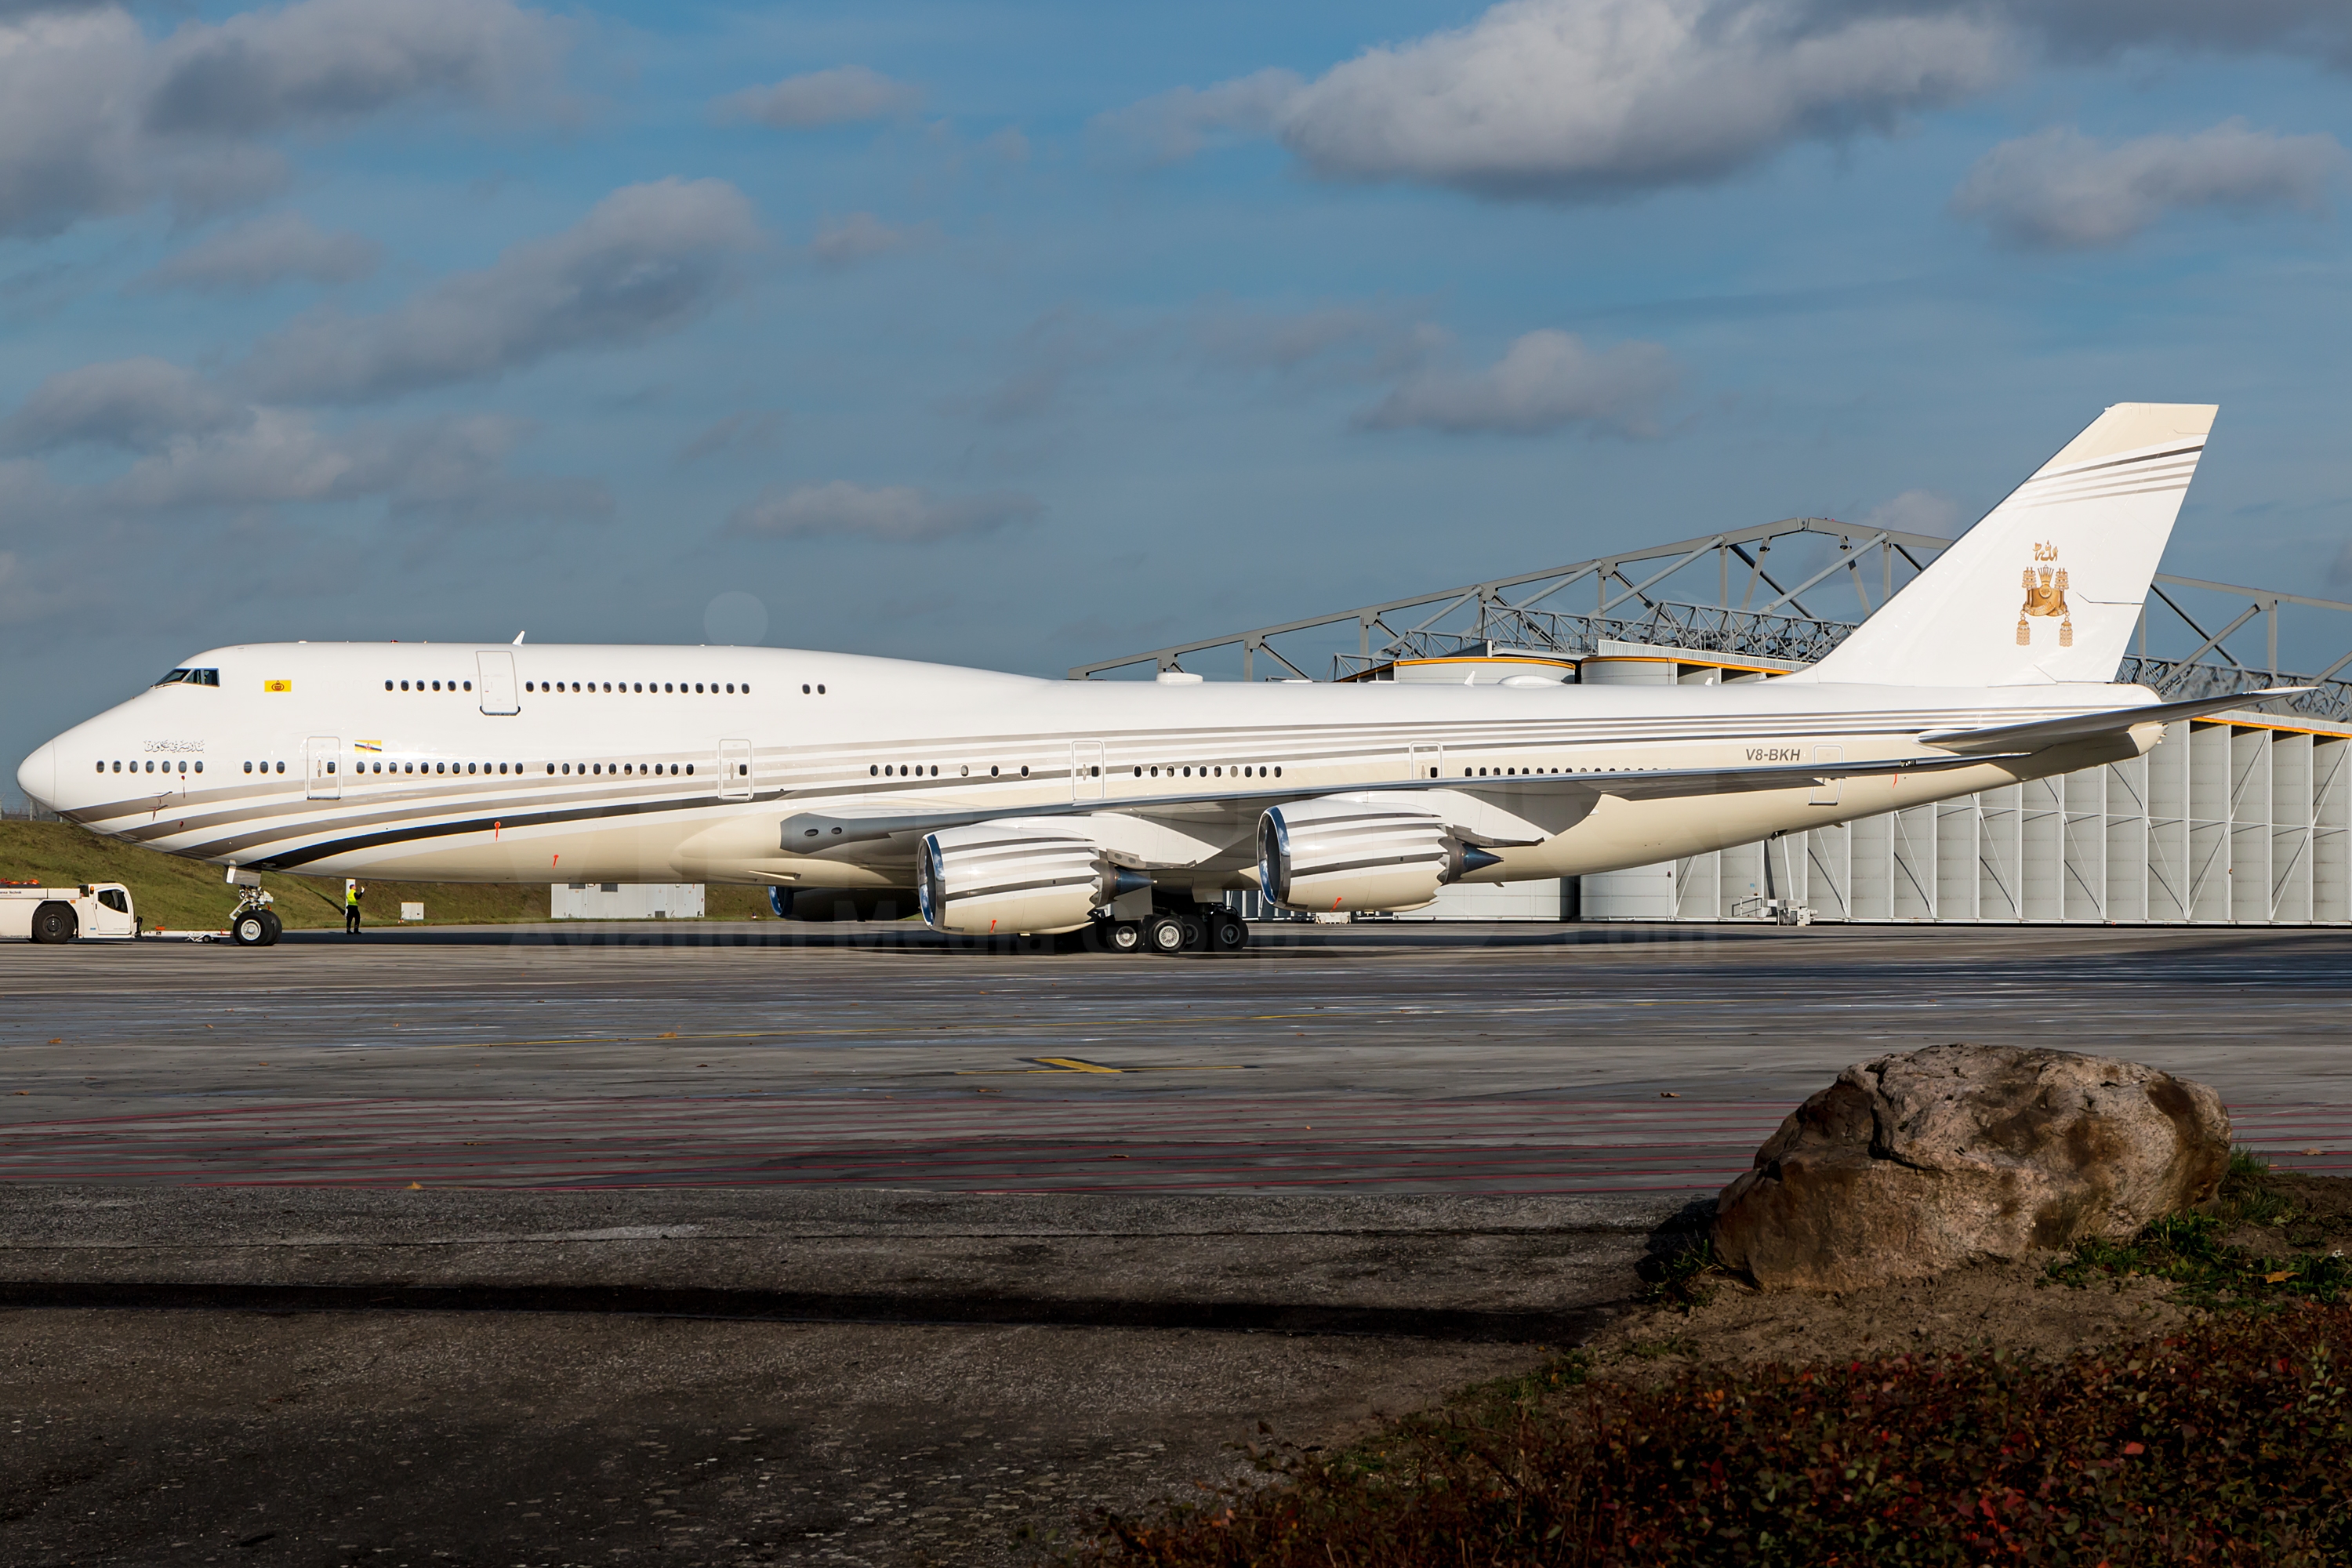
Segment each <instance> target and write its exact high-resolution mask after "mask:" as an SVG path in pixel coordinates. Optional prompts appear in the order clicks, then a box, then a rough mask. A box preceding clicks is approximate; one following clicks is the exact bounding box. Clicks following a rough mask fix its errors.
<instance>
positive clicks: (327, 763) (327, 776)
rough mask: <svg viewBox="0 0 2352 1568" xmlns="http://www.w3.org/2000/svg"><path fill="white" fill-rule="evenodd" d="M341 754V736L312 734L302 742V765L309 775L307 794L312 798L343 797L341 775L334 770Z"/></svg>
mask: <svg viewBox="0 0 2352 1568" xmlns="http://www.w3.org/2000/svg"><path fill="white" fill-rule="evenodd" d="M342 754H343V742H342V739H341V736H337V735H313V736H311V737H310V739H309V740H307V741H305V742H302V766H303V770H304V772H305V773H308V775H309V776H310V790H309V794H310V798H311V799H312V800H341V799H342V798H343V781H342V776H341V774H340V773H337V772H336V771H335V769H336V765H337V763H340V762H341V758H342Z"/></svg>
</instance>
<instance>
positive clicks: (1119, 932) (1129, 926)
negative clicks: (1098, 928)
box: [1102, 921, 1143, 952]
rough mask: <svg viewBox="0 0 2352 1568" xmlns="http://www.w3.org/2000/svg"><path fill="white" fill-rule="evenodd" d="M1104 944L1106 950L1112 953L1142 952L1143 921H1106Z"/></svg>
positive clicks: (1104, 924)
mask: <svg viewBox="0 0 2352 1568" xmlns="http://www.w3.org/2000/svg"><path fill="white" fill-rule="evenodd" d="M1102 942H1103V946H1104V948H1105V949H1106V950H1107V951H1108V952H1142V951H1143V922H1142V921H1104V922H1103V929H1102Z"/></svg>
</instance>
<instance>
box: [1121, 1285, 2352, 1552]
mask: <svg viewBox="0 0 2352 1568" xmlns="http://www.w3.org/2000/svg"><path fill="white" fill-rule="evenodd" d="M2347 1362H2352V1306H2347V1305H2336V1306H2323V1305H2319V1304H2316V1303H2315V1302H2310V1301H2300V1302H2295V1303H2293V1304H2291V1305H2289V1306H2288V1307H2286V1308H2285V1309H2284V1310H2281V1311H2278V1312H2275V1313H2270V1314H2263V1315H2252V1314H2243V1313H2232V1314H2229V1315H2226V1316H2221V1317H2216V1318H2212V1319H2210V1320H2207V1321H2205V1322H2203V1323H2202V1324H2200V1326H2199V1327H2197V1328H2196V1329H2193V1330H2191V1331H2187V1332H2183V1333H2180V1334H2177V1335H2173V1336H2171V1337H2168V1338H2166V1339H2162V1340H2158V1341H2145V1342H2139V1343H2137V1344H2132V1345H2128V1346H2124V1347H2120V1348H2116V1349H2112V1350H2106V1351H2102V1352H2093V1353H2086V1354H2083V1355H2077V1356H2074V1357H2070V1358H2067V1359H2065V1360H2063V1361H2051V1362H2042V1361H2038V1360H2035V1359H2033V1358H2031V1357H2018V1356H2011V1355H2004V1354H2001V1353H1999V1352H1987V1351H1978V1352H1961V1353H1954V1354H1943V1355H1922V1356H1904V1357H1898V1358H1895V1359H1891V1360H1883V1361H1875V1362H1868V1363H1864V1362H1855V1363H1850V1364H1844V1365H1811V1366H1790V1365H1773V1366H1760V1367H1749V1368H1737V1369H1726V1368H1697V1369H1692V1370H1689V1371H1685V1372H1684V1373H1679V1374H1678V1375H1676V1376H1675V1377H1674V1378H1672V1379H1671V1380H1669V1381H1667V1382H1665V1383H1664V1384H1660V1385H1658V1386H1654V1387H1639V1386H1631V1385H1622V1384H1593V1383H1591V1382H1587V1381H1585V1380H1584V1379H1583V1378H1582V1377H1581V1375H1580V1368H1578V1369H1576V1371H1577V1375H1575V1376H1573V1377H1562V1378H1561V1379H1560V1380H1559V1381H1558V1383H1557V1384H1556V1385H1546V1386H1540V1387H1536V1388H1532V1389H1525V1388H1523V1389H1520V1390H1517V1391H1515V1392H1512V1393H1510V1394H1490V1395H1488V1396H1485V1397H1481V1398H1477V1399H1473V1400H1469V1401H1465V1402H1462V1403H1459V1404H1456V1405H1449V1406H1448V1407H1446V1408H1445V1409H1444V1410H1442V1411H1437V1412H1432V1413H1429V1414H1426V1415H1416V1416H1412V1417H1408V1418H1406V1419H1404V1420H1402V1421H1399V1422H1396V1423H1393V1424H1391V1426H1389V1427H1387V1428H1386V1429H1385V1430H1383V1431H1382V1433H1381V1434H1380V1435H1379V1436H1377V1437H1375V1438H1373V1439H1372V1440H1371V1441H1370V1442H1368V1443H1365V1444H1362V1445H1360V1446H1358V1447H1354V1448H1351V1449H1349V1450H1345V1451H1343V1452H1341V1453H1339V1454H1337V1455H1333V1456H1328V1457H1327V1456H1321V1455H1315V1454H1310V1453H1306V1452H1303V1451H1298V1450H1285V1451H1282V1452H1278V1453H1274V1454H1268V1455H1263V1456H1260V1457H1259V1459H1260V1464H1261V1466H1262V1467H1263V1468H1265V1470H1266V1471H1267V1473H1268V1477H1267V1479H1268V1480H1269V1481H1270V1482H1271V1483H1272V1484H1268V1485H1265V1486H1262V1487H1260V1488H1258V1489H1255V1490H1234V1491H1230V1492H1226V1493H1223V1494H1220V1495H1218V1496H1217V1497H1215V1499H1214V1500H1211V1501H1205V1502H1202V1503H1201V1504H1198V1505H1195V1506H1192V1507H1188V1508H1181V1509H1178V1510H1174V1511H1172V1512H1170V1513H1167V1514H1164V1515H1160V1516H1158V1517H1154V1518H1150V1519H1114V1520H1111V1521H1109V1522H1108V1526H1107V1527H1106V1529H1105V1531H1104V1532H1103V1533H1102V1535H1101V1537H1100V1538H1099V1539H1098V1540H1097V1542H1095V1543H1094V1544H1093V1545H1092V1546H1091V1547H1090V1548H1089V1549H1088V1550H1087V1551H1086V1552H1083V1553H1081V1554H1080V1557H1079V1558H1078V1559H1077V1561H1079V1562H1081V1563H1087V1564H1093V1565H1108V1564H1120V1565H1131V1568H1244V1564H1246V1565H1250V1568H1291V1565H1294V1564H1295V1565H1297V1568H1307V1565H1309V1564H1312V1565H1314V1568H1420V1565H1423V1564H1433V1563H1460V1564H1474V1563H1475V1564H1482V1565H1483V1564H1496V1563H1513V1564H1529V1565H1545V1568H1549V1565H1559V1568H1586V1565H1591V1568H1599V1565H1601V1564H1633V1563H1641V1564H1664V1565H1675V1564H1698V1563H1741V1564H1759V1565H1765V1564H1769V1565H1774V1568H1780V1565H1786V1568H1797V1565H1799V1564H1805V1565H1812V1564H1879V1563H1906V1564H1914V1563H1916V1564H1928V1563H1933V1564H1952V1565H1955V1568H1957V1565H1959V1564H1970V1565H1976V1564H1984V1563H2048V1564H2080V1565H2082V1568H2091V1565H2093V1564H2099V1563H2105V1564H2108V1565H2109V1568H2124V1565H2125V1564H2150V1565H2153V1564H2159V1563H2162V1564H2170V1563H2212V1564H2221V1563H2228V1564H2240V1563H2243V1564H2249V1565H2251V1564H2255V1563H2261V1564H2264V1565H2270V1564H2296V1565H2302V1564H2319V1563H2343V1562H2346V1561H2347V1560H2352V1495H2347V1466H2346V1464H2345V1462H2344V1456H2345V1454H2346V1453H2347V1451H2352V1396H2347V1392H2346V1386H2345V1373H2344V1368H2345V1367H2346V1365H2347ZM1563 1370H1566V1367H1565V1363H1563Z"/></svg>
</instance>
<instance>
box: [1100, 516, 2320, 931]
mask: <svg viewBox="0 0 2352 1568" xmlns="http://www.w3.org/2000/svg"><path fill="white" fill-rule="evenodd" d="M1948 542H1949V541H1947V540H1942V539H1937V538H1934V537H1932V536H1929V535H1925V534H1914V533H1906V532H1902V531H1897V530H1894V529H1882V528H1875V527H1868V526H1860V525H1855V524H1851V523H1842V522H1837V521H1832V520H1830V519H1827V518H1790V519H1787V520H1785V521H1780V522H1774V523H1767V524H1763V525H1760V526H1759V527H1754V528H1748V529H1743V530H1738V531H1730V532H1726V533H1718V534H1713V535H1710V536H1707V537H1706V538H1701V539H1686V540H1681V541H1677V542H1674V543H1671V544H1662V545H1658V546H1655V547H1654V548H1650V549H1643V550H1635V551H1631V552H1625V553H1622V554H1618V555H1612V556H1605V557H1596V558H1594V559H1592V560H1590V561H1582V562H1577V563H1571V564H1570V565H1567V566H1560V567H1553V568H1550V569H1548V570H1545V571H1541V572H1531V573H1527V574H1522V575H1519V576H1514V577H1505V578H1496V579H1494V580H1491V581H1488V582H1485V583H1475V584H1465V585H1463V586H1459V587H1454V588H1445V589H1441V590H1439V591H1437V592H1434V593H1430V594H1423V595H1415V596H1413V597H1411V598H1405V599H1396V600H1391V601H1389V602H1387V603H1384V604H1378V605H1361V606H1359V607H1357V608H1355V609H1352V610H1343V611H1340V612H1339V613H1338V614H1336V615H1330V616H1314V617H1311V618H1308V619H1304V620H1297V621H1289V622H1285V623H1282V624H1280V625H1276V626H1259V627H1255V628H1253V629H1251V630H1248V631H1244V632H1237V633H1234V634H1232V635H1230V636H1226V637H1209V638H1203V639H1202V640H1200V641H1197V642H1189V643H1181V644H1176V645H1173V646H1171V647H1162V648H1155V649H1152V650H1151V651H1150V652H1147V653H1139V654H1134V655H1129V656H1128V657H1126V658H1117V659H1109V660H1105V661H1102V662H1099V663H1096V664H1089V665H1081V666H1078V667H1077V668H1074V669H1072V670H1071V671H1070V675H1071V678H1072V679H1099V678H1103V677H1114V678H1116V677H1117V676H1119V675H1123V674H1137V675H1150V674H1151V673H1154V672H1155V671H1158V670H1168V669H1179V668H1185V669H1192V670H1193V671H1195V672H1202V673H1205V672H1207V671H1208V670H1209V669H1211V668H1214V667H1217V666H1219V665H1220V664H1230V663H1231V662H1233V660H1234V656H1235V655H1236V654H1238V656H1239V659H1238V662H1239V665H1240V668H1239V671H1238V673H1239V675H1240V677H1241V678H1242V679H1259V678H1264V679H1286V680H1300V679H1315V678H1316V677H1314V676H1313V675H1311V674H1310V673H1309V672H1310V670H1313V669H1316V668H1328V674H1327V675H1325V676H1323V677H1322V678H1323V679H1338V680H1426V679H1448V680H1450V679H1462V677H1461V676H1459V675H1458V674H1456V673H1455V672H1457V671H1461V670H1464V669H1469V670H1471V671H1473V673H1472V675H1471V676H1470V677H1469V678H1470V679H1477V678H1478V677H1477V675H1476V673H1475V670H1476V668H1477V667H1476V666H1475V665H1471V664H1465V663H1464V662H1461V661H1464V660H1475V659H1481V658H1495V657H1498V656H1499V657H1504V658H1514V659H1525V660H1526V661H1527V663H1528V666H1529V667H1534V668H1549V669H1551V670H1553V671H1555V672H1556V674H1557V677H1558V678H1560V679H1573V680H1580V681H1584V682H1591V683H1598V682H1616V683H1625V682H1634V683H1645V682H1646V683H1666V682H1692V681H1697V682H1713V681H1723V680H1763V679H1770V677H1771V676H1772V675H1774V674H1776V673H1779V672H1782V671H1786V670H1791V669H1797V668H1802V667H1803V666H1805V665H1807V664H1810V663H1811V662H1813V661H1814V660H1816V659H1819V658H1822V656H1823V655H1825V654H1827V653H1828V652H1829V650H1830V649H1831V648H1832V647H1836V646H1837V644H1838V643H1839V641H1840V640H1842V639H1843V637H1845V635H1846V634H1847V633H1848V632H1851V631H1852V630H1853V628H1854V627H1855V626H1858V625H1859V624H1860V623H1861V620H1862V618H1863V617H1864V616H1868V615H1869V613H1870V612H1871V610H1872V609H1873V608H1874V606H1875V605H1879V604H1884V603H1885V601H1886V599H1887V598H1889V597H1891V596H1892V595H1894V593H1895V591H1896V590H1897V589H1898V588H1900V587H1901V586H1902V585H1903V584H1904V583H1905V582H1907V581H1908V580H1909V579H1910V578H1911V577H1912V576H1913V575H1916V574H1917V573H1918V572H1919V571H1920V570H1921V569H1922V568H1923V567H1925V566H1926V565H1927V563H1929V562H1931V561H1933V560H1934V559H1935V557H1936V555H1937V553H1938V552H1940V551H1941V550H1943V548H1944V547H1945V546H1946V545H1947V544H1948ZM1709 589H1712V590H1713V592H1708V590H1709ZM1809 601H1810V603H1809ZM1832 602H1834V603H1835V604H1836V605H1837V610H1835V611H1832V609H1831V607H1830V606H1831V605H1832ZM1588 603H1589V605H1590V608H1571V607H1570V605H1586V604H1588ZM1847 604H1852V605H1853V607H1854V610H1855V611H1856V612H1858V613H1855V614H1854V616H1853V619H1850V620H1849V619H1843V618H1839V616H1840V613H1841V612H1843V610H1844V608H1845V605H1847ZM2290 616H2291V617H2292V619H2289V618H2288V617H2290ZM2151 623H2153V627H2154V630H2153V633H2152V632H2151ZM2283 635H2284V637H2285V638H2286V640H2287V644H2288V647H2289V648H2290V650H2291V657H2290V658H2289V659H2288V661H2287V662H2289V663H2294V662H2297V659H2298V657H2299V658H2300V659H2301V662H2303V663H2304V665H2305V668H2311V669H2314V670H2315V671H2316V673H2315V674H2309V675H2305V674H2297V673H2294V671H2293V670H2291V669H2287V668H2282V659H2281V654H2280V647H2281V639H2282V636H2283ZM2152 638H2153V640H2154V641H2155V642H2156V645H2157V647H2158V649H2159V650H2160V651H2159V652H2158V653H2157V654H2151V653H2150V651H2149V646H2150V642H2151V640H2152ZM2232 640H2235V641H2236V642H2237V643H2238V644H2239V646H2240V647H2242V648H2243V647H2250V646H2252V645H2254V644H2256V643H2259V644H2260V645H2261V646H2262V648H2263V651H2262V652H2261V653H2260V654H2255V655H2252V656H2251V657H2242V655H2241V654H2240V653H2236V652H2232V651H2231V647H2230V644H2231V641H2232ZM1350 642H1352V643H1353V645H1354V646H1353V647H1349V646H1348V644H1349V643H1350ZM2345 647H2352V604H2344V603H2340V602H2337V601H2335V600H2329V599H2319V598H2313V597H2309V596H2307V595H2296V594H2290V593H2284V592H2280V591H2277V590H2273V589H2266V588H2247V587H2240V586H2237V585H2234V584H2226V583H2213V582H2208V581H2205V580H2202V579H2198V578H2188V577H2174V576H2158V578H2157V579H2156V583H2155V585H2154V587H2153V589H2152V590H2151V593H2150V595H2149V608H2148V611H2147V613H2144V614H2143V615H2142V616H2141V620H2140V627H2139V633H2138V637H2137V642H2136V646H2135V649H2134V652H2133V653H2132V654H2131V656H2129V657H2127V658H2126V659H2125V660H2124V662H2123V667H2122V668H2121V669H2119V670H2118V671H2117V672H2116V679H2118V680H2123V681H2130V682H2136V683H2138V684H2141V685H2145V686H2147V687H2149V688H2152V689H2154V690H2156V691H2157V692H2158V693H2159V694H2160V695H2161V696H2163V697H2165V698H2167V699H2186V698H2193V697H2202V696H2206V695H2209V694H2210V695H2222V694H2226V693H2228V692H2230V691H2231V690H2234V689H2247V690H2252V689H2256V688H2259V687H2264V686H2275V685H2309V686H2312V687H2314V688H2315V689H2313V690H2311V691H2309V692H2306V693H2305V694H2303V695H2300V696H2297V697H2294V698H2288V699H2282V700H2273V701H2270V702H2265V703H2263V704H2261V705H2259V706H2252V707H2248V708H2246V709H2243V710H2228V711H2225V712H2221V713H2218V714H2216V715H2214V716H2213V717H2212V718H2210V719H2200V720H2196V721H2190V722H2187V723H2179V724H2174V725H2172V726H2170V727H2169V729H2168V732H2167V734H2166V737H2165V739H2164V742H2162V743H2161V744H2159V745H2158V746H2157V747H2156V748H2155V749H2154V750H2153V751H2151V752H2148V753H2147V755H2145V756H2142V757H2139V758H2136V759H2134V760H2133V761H2131V762H2127V763H2113V764H2110V765H2108V766H2106V767H2102V768H2094V769H2088V770H2085V771H2084V772H2081V773H2068V774H2065V775H2063V776H2062V777H2058V778H2052V779H2042V780H2037V781H2034V782H2032V783H2029V784H2011V785H2009V786H2007V787H2005V788H2001V789H1997V790H1990V791H1987V792H1985V793H1984V794H1981V795H1970V796H1968V797H1965V798H1962V799H1958V800H1950V801H1944V802H1940V803H1938V804H1936V805H1923V806H1916V807H1912V808H1910V809H1908V810H1905V811H1899V812H1893V813H1889V814H1887V815H1885V816H1873V817H1866V818H1864V819H1862V820H1860V821H1857V822H1852V823H1846V824H1842V825H1838V826H1831V827H1825V828H1820V829H1815V830H1812V831H1810V832H1802V833H1790V834H1786V835H1783V836H1781V837H1779V838H1776V839H1772V840H1770V841H1769V842H1767V843H1763V844H1748V845H1742V846H1740V847H1736V848H1731V849H1724V850H1719V851H1717V852H1715V853H1712V854H1707V855H1699V856H1694V857H1691V858H1687V859H1682V860H1674V861H1667V862H1663V863H1661V864H1658V865H1655V866H1643V867H1639V868H1633V869H1631V870H1623V871H1612V872H1609V873H1607V874H1605V875H1600V876H1591V877H1581V878H1570V879H1567V880H1566V881H1565V882H1563V881H1559V880H1546V881H1540V882H1517V883H1507V884H1504V885H1502V886H1500V887H1455V888H1448V889H1444V892H1443V893H1442V894H1441V895H1440V897H1439V899H1438V901H1437V902H1436V903H1435V904H1433V905H1431V906H1430V907H1428V908H1427V909H1424V910H1416V911H1414V912H1413V913H1412V915H1406V916H1400V917H1398V918H1400V919H1434V920H1449V919H1450V920H1513V919H1520V920H1560V919H1570V920H1575V919H1584V920H1656V921H1717V920H1736V919H1748V918H1753V919H1773V918H1784V919H1798V918H1805V919H1810V920H1813V921H1979V922H2011V923H2015V922H2034V921H2078V922H2091V923H2111V924H2138V923H2164V924H2178V923H2187V924H2208V923H2210V924H2236V925H2245V924H2279V925H2305V924H2344V923H2347V922H2352V683H2347V681H2345V680H2341V679H2336V678H2337V677H2338V676H2339V675H2340V674H2343V673H2345V672H2346V667H2347V665H2352V652H2346V653H2344V654H2342V656H2341V657H2339V658H2334V659H2333V662H2329V661H2328V658H2326V657H2325V656H2326V655H2327V654H2332V653H2333V652H2334V650H2336V649H2340V648H2345ZM2306 650H2316V652H2317V653H2318V654H2319V655H2320V657H2310V655H2309V654H2308V653H2307V652H2306ZM1327 660H1328V666H1326V664H1325V661H1327ZM1843 787H1844V788H1848V789H1853V788H1860V787H1866V786H1865V785H1864V784H1862V783H1861V782H1860V781H1848V782H1846V784H1844V785H1843ZM1798 911H1804V913H1803V914H1802V915H1800V914H1799V912H1798ZM1251 912H1253V913H1255V911H1254V910H1253V911H1251Z"/></svg>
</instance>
